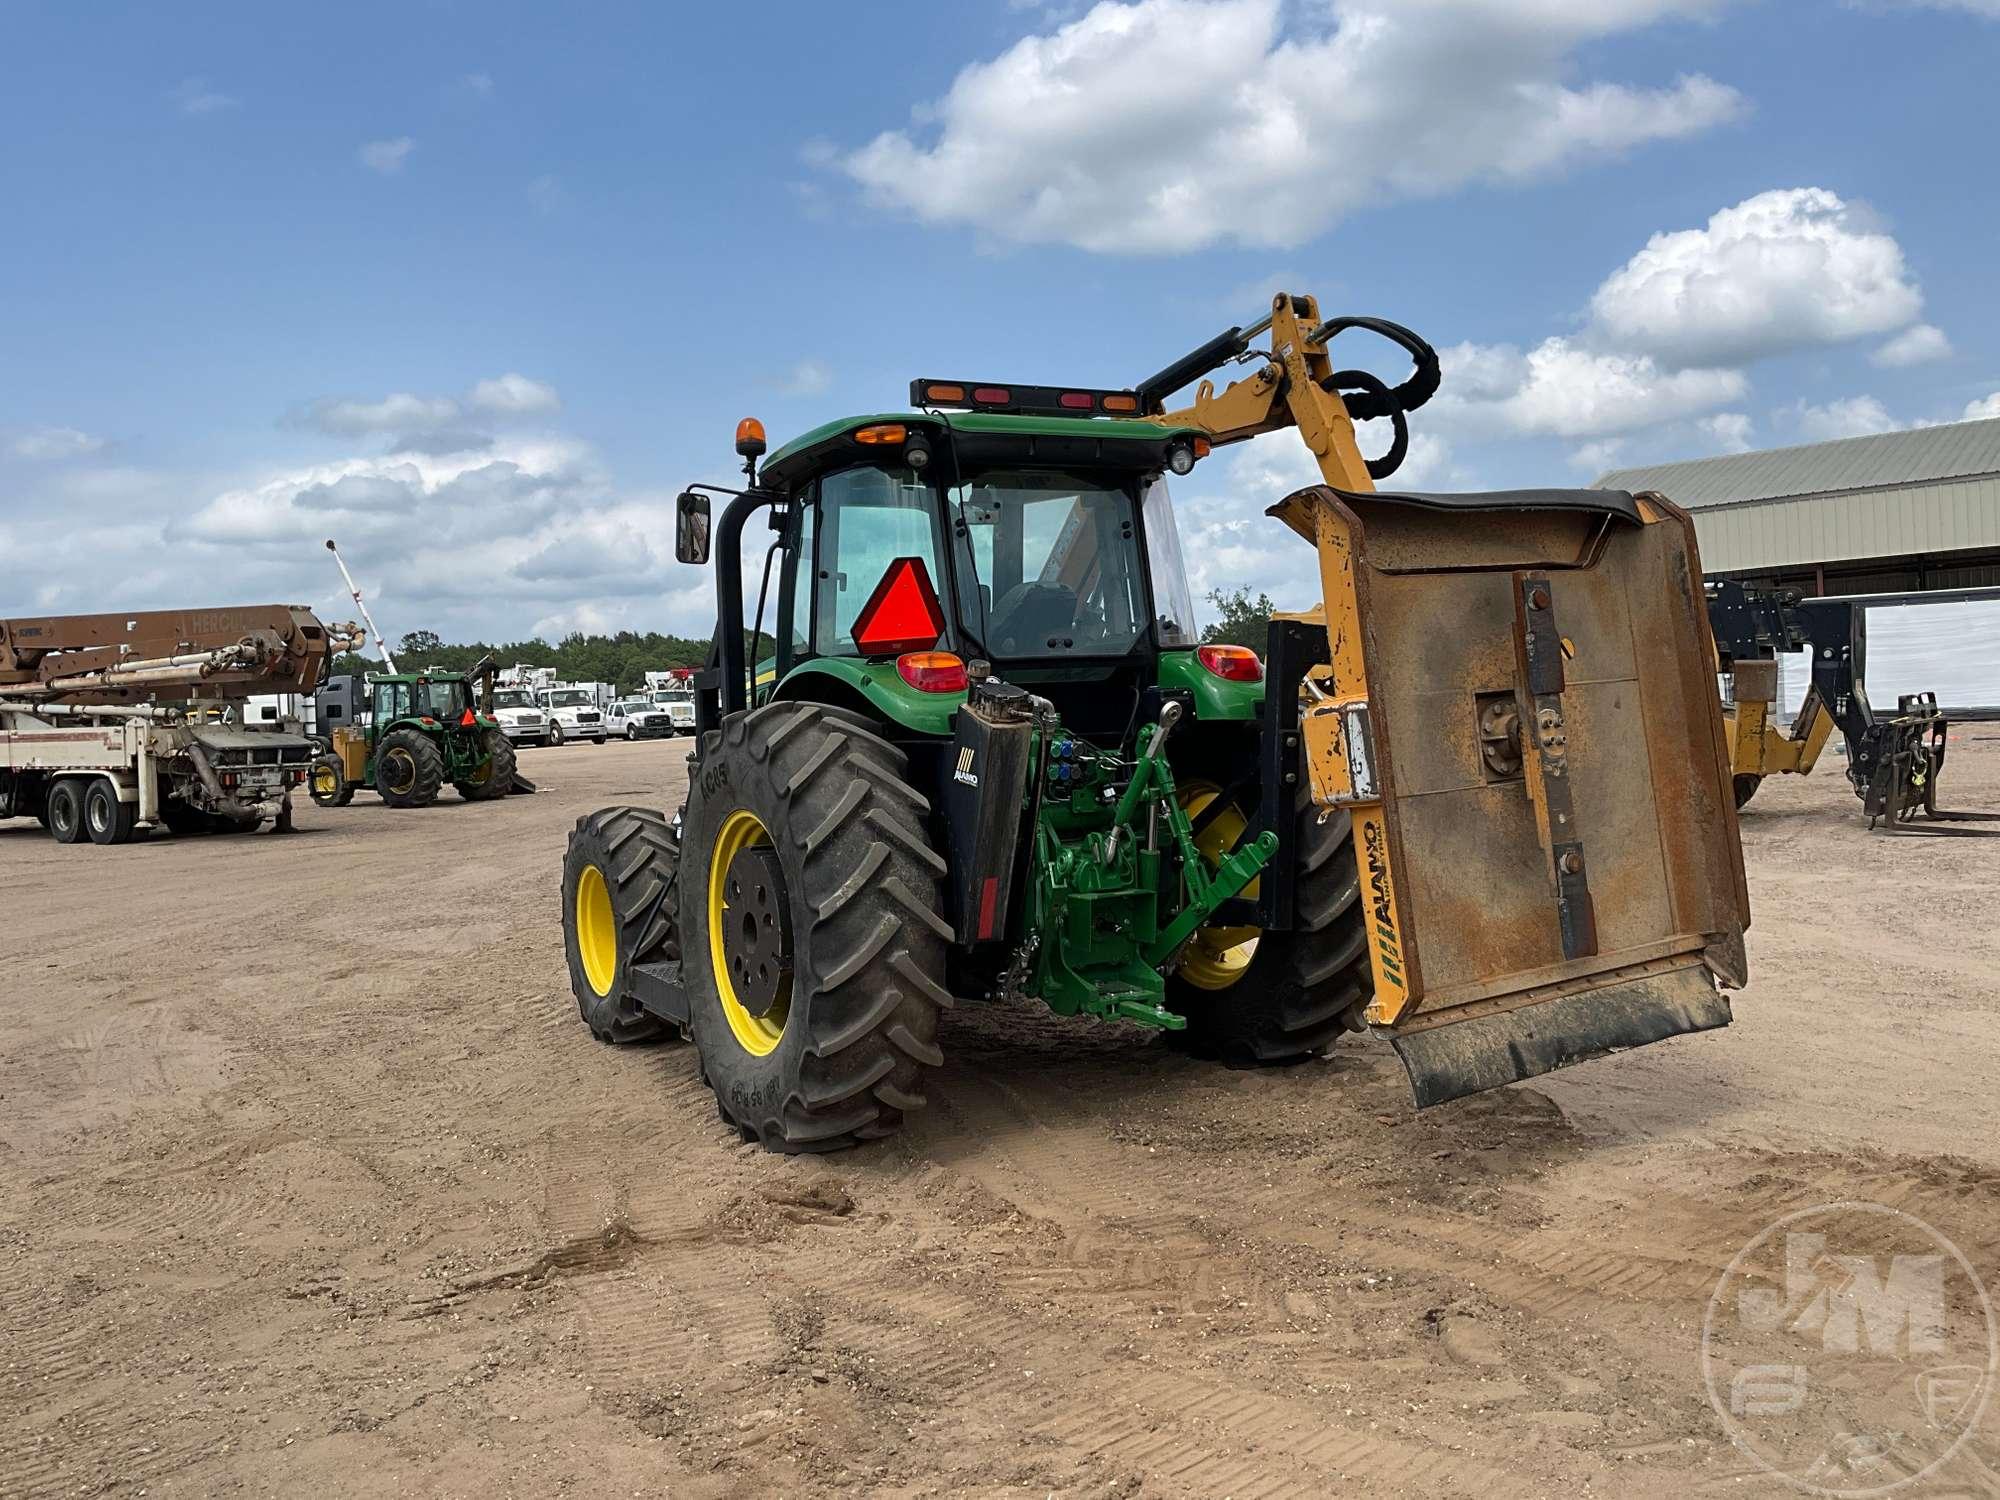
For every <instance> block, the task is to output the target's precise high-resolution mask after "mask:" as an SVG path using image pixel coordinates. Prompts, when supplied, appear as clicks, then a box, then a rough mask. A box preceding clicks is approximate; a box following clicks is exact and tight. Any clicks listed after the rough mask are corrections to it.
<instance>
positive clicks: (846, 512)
mask: <svg viewBox="0 0 2000 1500" xmlns="http://www.w3.org/2000/svg"><path fill="white" fill-rule="evenodd" d="M919 384H920V385H922V384H924V383H923V382H920V383H919ZM982 389H994V388H982ZM1011 394H1012V393H1010V395H1011ZM1058 394H1060V395H1074V396H1089V397H1090V398H1091V399H1093V400H1101V399H1102V398H1103V397H1104V396H1106V395H1114V394H1115V393H1090V392H1073V393H1058ZM1058 409H1059V410H1073V409H1074V408H1073V407H1072V408H1058ZM1206 450H1207V444H1206V443H1205V442H1201V441H1199V440H1198V439H1197V437H1196V436H1195V435H1194V434H1191V433H1179V432H1173V431H1171V430H1166V429H1162V428H1161V427H1160V426H1158V425H1156V424H1153V423H1144V422H1136V421H1119V420H1110V421H1107V420H1106V419H1104V418H1103V417H1094V416H1093V417H1078V416H1056V415H1048V414H1042V413H1038V412H1036V411H1034V410H1033V409H1032V408H1030V409H1028V410H1025V411H1022V410H1014V411H1007V412H1004V413H1003V412H994V411H980V412H974V413H965V414H957V413H953V414H951V415H949V416H947V415H946V414H945V413H943V412H941V411H932V412H921V413H915V414H910V413H905V414H901V415H897V416H883V415H877V416H862V417H855V418H850V419H848V420H847V421H844V422H837V423H832V424H829V425H828V426H826V427H822V428H819V429H817V430H816V431H814V432H810V433H808V434H806V435H805V436H804V437H802V438H800V439H798V440H797V441H796V442H794V443H791V444H788V445H786V446H785V447H784V448H782V449H780V450H779V451H778V452H777V453H775V454H774V455H772V458H771V460H770V462H769V463H767V464H766V465H765V466H764V469H763V473H762V476H761V488H762V489H764V490H765V491H766V492H768V493H769V494H770V495H771V496H772V499H773V501H774V513H773V520H772V525H773V526H774V527H775V528H776V529H777V530H778V533H779V538H778V549H779V550H778V560H777V576H776V578H775V579H770V578H768V577H767V578H766V579H765V580H763V582H764V585H765V587H764V590H762V592H765V593H766V594H767V595H768V596H769V597H768V602H767V603H766V604H765V606H764V611H763V617H762V619H761V620H755V621H753V622H751V623H753V624H754V626H755V627H756V628H755V632H754V633H755V636H756V639H757V640H758V643H759V654H760V657H763V658H765V659H764V660H760V662H759V665H758V669H757V674H756V675H757V679H758V682H757V689H756V698H757V700H758V701H769V700H779V701H782V700H784V699H786V698H788V697H797V696H802V695H810V696H821V695H823V694H824V693H825V692H826V691H827V690H828V689H829V687H833V688H834V690H835V691H844V692H846V693H847V694H849V695H851V696H856V697H858V698H859V699H860V700H861V701H862V702H863V703H866V704H868V705H871V706H872V707H873V708H874V709H876V710H878V711H886V712H887V714H888V717H889V718H890V719H891V720H892V722H902V723H907V724H909V725H910V726H911V727H912V728H915V729H918V730H919V731H920V732H923V733H936V732H938V730H939V729H941V728H942V727H943V721H944V720H945V719H947V718H948V717H949V716H950V714H951V713H952V711H953V710H954V709H955V707H956V705H957V703H958V702H960V701H962V699H963V695H964V691H965V688H966V685H967V684H966V664H968V663H971V662H984V663H986V664H987V669H988V670H990V671H991V672H992V673H994V674H995V675H997V676H999V677H1002V678H1004V679H1005V680H1006V681H1008V682H1011V683H1015V684H1018V685H1019V686H1021V687H1023V688H1026V689H1028V690H1030V691H1032V692H1034V693H1036V694H1038V695H1041V696H1043V697H1046V698H1048V699H1049V700H1051V701H1052V702H1054V703H1056V704H1057V705H1058V706H1059V707H1060V708H1061V709H1062V711H1063V713H1064V715H1065V719H1066V722H1070V723H1073V724H1074V725H1075V726H1076V728H1077V729H1078V730H1079V732H1083V733H1096V734H1104V735H1109V736H1114V737H1116V736H1118V735H1120V734H1122V733H1123V732H1125V731H1126V729H1127V728H1128V726H1129V725H1130V724H1131V722H1132V719H1133V715H1134V713H1135V712H1136V711H1137V709H1138V708H1139V706H1140V700H1141V698H1142V697H1143V696H1144V695H1145V693H1146V692H1147V690H1148V689H1150V688H1155V687H1157V686H1158V679H1159V661H1160V658H1161V656H1162V654H1163V653H1183V652H1184V653H1188V654H1189V655H1190V657H1191V656H1192V653H1193V650H1194V647H1195V634H1194V627H1193V613H1194V611H1193V598H1192V593H1191V590H1190V589H1189V587H1188V581H1187V573H1186V566H1185V563H1184V560H1183V557H1182V552H1181V545H1180V537H1179V534H1178V531H1177V529H1176V526H1175V523H1174V513H1173V507H1172V504H1171V501H1170V499H1169V496H1168V492H1167V475H1168V473H1169V472H1170V471H1177V472H1180V473H1186V472H1188V471H1189V470H1190V469H1191V468H1192V467H1193V465H1194V462H1195V460H1196V458H1197V456H1198V455H1199V454H1201V453H1205V452H1206ZM1194 670H1201V669H1200V668H1199V666H1198V665H1197V666H1196V667H1195V668H1194ZM836 685H837V686H836ZM925 699H929V701H928V702H926V701H924V700H925ZM897 705H902V706H903V708H904V712H896V711H895V709H896V707H897Z"/></svg>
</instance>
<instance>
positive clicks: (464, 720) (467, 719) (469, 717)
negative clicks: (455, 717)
mask: <svg viewBox="0 0 2000 1500" xmlns="http://www.w3.org/2000/svg"><path fill="white" fill-rule="evenodd" d="M458 722H459V723H460V724H461V725H469V724H472V723H474V722H476V721H475V720H474V719H473V717H472V710H471V709H469V708H468V709H467V710H466V711H465V717H464V718H462V719H460V720H459V721H458Z"/></svg>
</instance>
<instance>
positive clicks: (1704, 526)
mask: <svg viewBox="0 0 2000 1500" xmlns="http://www.w3.org/2000/svg"><path fill="white" fill-rule="evenodd" d="M1996 425H2000V424H1996ZM1642 488H1657V489H1658V490H1659V492H1660V493H1661V494H1663V495H1665V496H1666V497H1667V498H1668V499H1669V500H1673V501H1676V502H1679V501H1680V500H1681V496H1679V495H1677V494H1676V493H1674V488H1673V486H1672V485H1671V484H1659V485H1651V484H1648V485H1645V486H1642ZM1689 509H1690V510H1692V511H1693V513H1694V527H1695V537H1696V540H1697V541H1698V542H1699V543H1700V545H1701V565H1702V567H1703V568H1704V569H1705V570H1706V571H1708V572H1710V573H1735V572H1743V571H1745V570H1749V569H1757V568H1779V567H1801V566H1810V565H1811V564H1813V563H1830V562H1846V561H1851V560H1853V559H1857V558H1868V557H1901V556H1907V555H1914V554H1925V555H1934V554H1937V553H1942V552H1965V551H1980V550H1985V549H1989V548H1996V547H2000V475H1996V474H1985V475H1975V476H1971V477H1965V478H1957V477H1955V478H1951V479H1943V480H1939V481H1937V482H1935V483H1931V484H1908V485H1891V486H1889V487H1887V488H1884V489H1875V490H1869V491H1865V492H1863V493H1860V494H1854V493H1848V494H1832V495H1789V496H1784V497H1782V498H1774V499H1769V500H1755V501H1750V502H1747V503H1745V504H1740V505H1715V504H1710V505H1707V506H1690V507H1689Z"/></svg>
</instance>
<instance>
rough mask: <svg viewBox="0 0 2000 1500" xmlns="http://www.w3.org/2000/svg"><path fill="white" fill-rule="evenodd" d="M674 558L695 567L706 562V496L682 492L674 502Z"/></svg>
mask: <svg viewBox="0 0 2000 1500" xmlns="http://www.w3.org/2000/svg"><path fill="white" fill-rule="evenodd" d="M674 556H675V557H677V558H679V559H680V560H681V561H682V562H684V563H692V564H694V566H696V567H700V566H702V565H703V564H704V563H706V562H707V561H708V496H706V495H703V494H698V493H696V492H695V491H694V490H682V491H681V493H680V498H679V499H677V500H675V501H674Z"/></svg>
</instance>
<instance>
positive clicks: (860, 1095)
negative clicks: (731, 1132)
mask: <svg viewBox="0 0 2000 1500" xmlns="http://www.w3.org/2000/svg"><path fill="white" fill-rule="evenodd" d="M711 745H712V748H711V749H710V750H709V752H708V753H707V755H706V756H705V757H704V758H703V760H702V761H701V762H700V764H699V765H697V766H696V767H694V769H693V782H692V785H691V786H690V788H689V794H688V808H687V817H686V823H685V827H684V828H683V830H682V845H681V847H682V851H683V858H682V862H681V877H680V880H681V888H680V896H681V903H680V909H681V918H682V940H683V944H684V954H685V957H684V959H683V968H682V974H683V977H684V981H685V984H686V987H687V999H688V1013H689V1021H690V1025H691V1028H692V1031H693V1034H694V1041H695V1046H696V1048H697V1049H698V1050H699V1053H700V1061H701V1068H702V1076H703V1077H704V1078H705V1079H706V1080H707V1081H708V1084H709V1086H710V1087H711V1088H712V1089H714V1090H715V1097H716V1103H717V1105H718V1107H719V1108H720V1110H721V1112H722V1118H723V1119H724V1120H725V1121H726V1122H727V1123H728V1124H730V1125H731V1126H732V1127H734V1128H735V1130H736V1131H737V1132H738V1134H740V1135H741V1136H742V1137H743V1139H744V1140H746V1141H757V1142H760V1143H761V1144H762V1145H763V1146H764V1147H765V1148H766V1149H768V1150H772V1151H785V1152H798V1151H834V1150H839V1149H841V1148H842V1147H846V1146H853V1145H856V1144H859V1143H860V1142H862V1141H866V1140H872V1139H875V1138H877V1137H880V1136H886V1135H889V1134H892V1133H893V1132H894V1131H896V1130H897V1129H898V1128H899V1127H900V1126H901V1125H902V1123H903V1116H904V1115H905V1113H907V1112H908V1111H910V1110H913V1109H917V1108H920V1107H921V1106H922V1105H923V1103H924V1093H923V1080H924V1073H925V1071H926V1070H927V1069H930V1068H935V1067H938V1066H939V1065H940V1064H942V1063H943V1061H944V1057H943V1055H942V1054H941V1053H940V1052H939V1051H938V1047H937V1025H938V1012H939V1011H940V1010H941V1009H942V1008H943V1007H945V1006H947V1005H950V1004H951V994H950V991H949V990H947V989H946V987H945V952H946V947H947V945H948V944H949V942H950V940H951V928H950V927H949V926H948V925H947V924H946V922H945V920H944V918H943V917H942V916H941V915H940V914H939V901H938V881H939V880H941V879H942V878H943V877H944V874H945V862H944V860H943V859H942V858H941V857H940V856H939V855H938V853H937V851H936V850H935V849H933V848H932V847H931V844H930V839H929V835H928V834H927V832H926V828H925V817H926V814H927V813H928V812H929V803H928V801H927V800H926V799H925V797H924V796H923V794H922V793H921V792H919V791H917V790H916V788H914V787H913V786H911V785H910V784H909V782H908V781H907V780H906V779H905V777H906V775H907V772H908V762H907V760H906V758H905V757H904V755H903V752H902V751H900V750H898V749H897V748H896V747H895V746H894V745H892V744H890V743H889V742H888V741H887V740H885V739H883V738H882V737H881V736H880V735H878V734H877V733H876V732H875V729H874V726H873V725H872V724H871V723H870V722H869V721H868V720H866V719H863V718H861V717H860V716H859V715H855V714H850V713H847V712H844V711H842V710H838V709H832V708H827V707H824V706H822V705H820V704H814V703H774V704H769V705H767V706H765V707H763V708H759V709H754V710H750V711H747V712H743V713H737V714H732V715H731V716H730V717H729V718H728V719H726V720H725V721H724V722H723V725H722V730H721V733H720V735H719V736H718V738H717V739H716V740H715V741H713V742H711Z"/></svg>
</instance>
